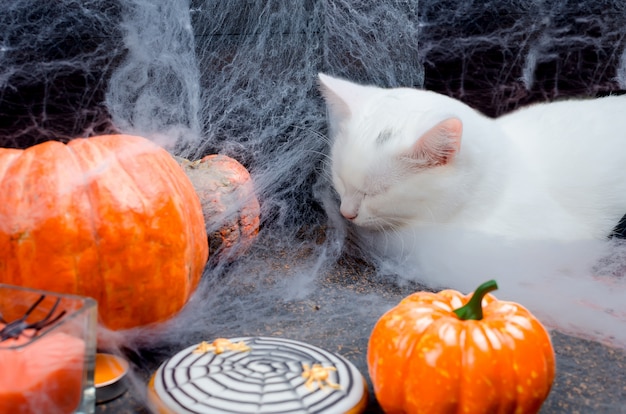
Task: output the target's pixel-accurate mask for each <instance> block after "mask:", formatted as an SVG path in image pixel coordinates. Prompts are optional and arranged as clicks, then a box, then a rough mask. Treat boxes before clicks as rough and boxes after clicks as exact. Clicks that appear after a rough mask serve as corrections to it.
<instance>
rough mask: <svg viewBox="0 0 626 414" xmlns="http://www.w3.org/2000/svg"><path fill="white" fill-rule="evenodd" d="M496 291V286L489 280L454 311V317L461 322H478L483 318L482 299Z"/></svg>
mask: <svg viewBox="0 0 626 414" xmlns="http://www.w3.org/2000/svg"><path fill="white" fill-rule="evenodd" d="M496 289H498V284H497V283H496V281H495V280H489V281H487V282H485V283H483V284H482V285H480V286H478V287H477V288H476V290H475V291H474V294H473V295H472V297H471V298H470V300H469V302H467V303H466V304H465V305H463V306H461V307H460V308H458V309H455V310H454V313H456V316H458V317H459V319H461V320H463V321H467V320H470V319H471V320H475V321H479V320H481V319H482V318H483V306H482V302H483V298H484V297H485V295H486V294H487V293H489V292H491V291H492V290H496Z"/></svg>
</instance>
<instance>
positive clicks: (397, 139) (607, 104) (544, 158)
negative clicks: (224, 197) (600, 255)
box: [319, 74, 626, 240]
mask: <svg viewBox="0 0 626 414" xmlns="http://www.w3.org/2000/svg"><path fill="white" fill-rule="evenodd" d="M319 79H320V85H321V91H322V94H323V96H324V98H325V100H326V103H327V106H328V115H329V122H330V124H329V126H330V135H331V139H332V142H333V145H332V152H331V159H332V178H333V184H334V187H335V189H336V190H337V192H338V194H339V196H340V197H341V207H340V211H341V214H342V215H343V216H344V217H345V218H346V219H348V220H350V221H352V222H353V223H354V224H356V225H358V226H364V227H367V228H370V229H379V230H386V229H399V228H406V227H412V228H415V229H419V228H420V227H422V226H431V227H432V226H433V225H434V226H441V228H442V229H462V230H469V231H478V232H484V233H487V234H493V235H497V236H505V237H507V238H519V239H542V240H546V239H555V240H582V239H602V238H606V237H607V236H608V235H610V233H611V231H612V230H613V229H614V227H615V226H616V225H617V223H618V222H619V220H620V218H621V217H622V216H623V215H624V214H625V213H626V96H625V97H618V96H613V97H606V98H600V99H593V100H567V101H559V102H554V103H547V104H537V105H532V106H529V107H527V108H524V109H520V110H518V111H515V112H513V113H511V114H508V115H505V116H502V117H500V118H497V119H492V118H488V117H486V116H484V115H482V114H480V113H479V112H477V111H476V110H474V109H472V108H471V107H469V106H468V105H466V104H464V103H462V102H460V101H458V100H455V99H453V98H450V97H447V96H444V95H441V94H437V93H434V92H430V91H424V90H417V89H410V88H395V89H384V88H379V87H375V86H362V85H358V84H355V83H352V82H349V81H346V80H342V79H337V78H333V77H330V76H327V75H324V74H320V75H319Z"/></svg>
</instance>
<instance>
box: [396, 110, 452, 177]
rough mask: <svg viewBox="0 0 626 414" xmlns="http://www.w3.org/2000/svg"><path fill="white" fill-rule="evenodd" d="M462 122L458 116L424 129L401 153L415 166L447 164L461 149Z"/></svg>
mask: <svg viewBox="0 0 626 414" xmlns="http://www.w3.org/2000/svg"><path fill="white" fill-rule="evenodd" d="M462 135H463V123H462V122H461V120H460V119H458V118H448V119H446V120H443V121H441V122H439V123H438V124H437V125H435V126H434V127H432V128H431V129H429V130H428V131H426V132H425V133H424V134H423V135H422V136H421V137H419V139H418V140H417V141H416V142H415V144H413V146H411V148H410V149H409V150H408V151H407V152H405V153H404V154H402V158H405V159H408V160H409V161H411V163H412V164H413V165H415V166H416V167H435V166H438V165H445V164H448V163H449V162H450V161H452V160H453V159H454V157H455V156H456V155H457V154H458V153H459V150H460V149H461V136H462Z"/></svg>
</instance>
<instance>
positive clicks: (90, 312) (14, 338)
mask: <svg viewBox="0 0 626 414" xmlns="http://www.w3.org/2000/svg"><path fill="white" fill-rule="evenodd" d="M96 329H97V304H96V301H95V300H93V299H91V298H87V297H81V296H76V295H65V294H59V293H54V292H46V291H41V290H35V289H28V288H23V287H18V286H11V285H4V284H0V414H4V413H24V414H26V413H33V414H35V413H36V414H40V413H47V414H66V413H81V414H88V413H94V411H95V389H94V383H93V377H94V363H95V353H96V333H97V332H96Z"/></svg>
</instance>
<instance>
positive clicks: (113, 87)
mask: <svg viewBox="0 0 626 414" xmlns="http://www.w3.org/2000/svg"><path fill="white" fill-rule="evenodd" d="M161 3H162V2H161ZM174 3H177V4H178V6H175V5H174V4H173V5H172V6H165V5H164V4H159V2H146V1H142V0H129V1H126V2H123V6H122V7H123V10H122V16H123V21H122V23H121V27H122V29H123V32H124V39H123V42H124V45H125V47H126V52H125V56H124V60H123V61H122V62H121V64H120V65H119V66H118V67H117V68H116V69H115V71H114V72H113V75H112V76H111V79H110V81H109V89H108V92H107V95H106V101H107V106H108V108H109V111H110V112H111V114H112V116H113V121H114V123H115V124H116V125H117V126H118V127H119V128H120V130H122V131H124V132H126V133H129V134H137V135H143V136H146V137H148V138H150V139H152V140H153V141H155V142H157V143H159V144H160V145H162V146H164V147H166V148H172V147H173V146H174V145H175V144H178V143H180V142H181V141H182V142H184V143H188V142H197V141H198V139H199V137H200V118H199V117H200V109H201V108H200V88H199V87H198V85H199V83H200V82H199V79H200V72H199V69H198V64H197V60H196V55H195V43H194V34H193V30H192V27H191V21H190V14H189V9H188V7H185V6H186V2H184V1H182V2H174Z"/></svg>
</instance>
